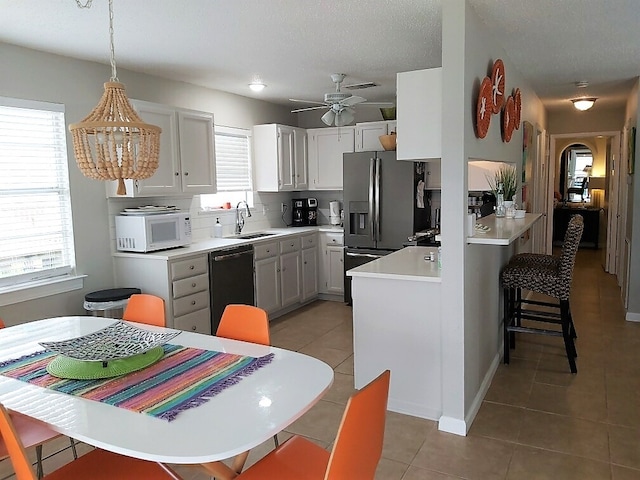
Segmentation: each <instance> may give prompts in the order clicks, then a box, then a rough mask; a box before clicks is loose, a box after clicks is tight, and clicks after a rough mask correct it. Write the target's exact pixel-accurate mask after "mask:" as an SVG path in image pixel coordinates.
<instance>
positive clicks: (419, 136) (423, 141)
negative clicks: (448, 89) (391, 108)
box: [396, 67, 442, 161]
mask: <svg viewBox="0 0 640 480" xmlns="http://www.w3.org/2000/svg"><path fill="white" fill-rule="evenodd" d="M396 85H397V87H396V88H397V102H396V103H397V109H396V111H397V118H398V119H397V122H398V138H397V145H398V146H397V159H398V160H412V161H417V160H429V159H440V158H441V157H442V68H440V67H439V68H430V69H426V70H416V71H413V72H401V73H398V76H397V83H396Z"/></svg>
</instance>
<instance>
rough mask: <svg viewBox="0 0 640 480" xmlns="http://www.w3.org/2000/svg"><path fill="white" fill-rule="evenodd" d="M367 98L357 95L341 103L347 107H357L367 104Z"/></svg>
mask: <svg viewBox="0 0 640 480" xmlns="http://www.w3.org/2000/svg"><path fill="white" fill-rule="evenodd" d="M366 101H367V99H366V98H362V97H359V96H357V95H352V96H350V97H349V98H345V99H344V100H342V101H341V102H340V105H344V106H345V107H350V106H351V105H357V104H358V103H362V102H366Z"/></svg>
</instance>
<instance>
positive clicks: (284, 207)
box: [280, 203, 287, 213]
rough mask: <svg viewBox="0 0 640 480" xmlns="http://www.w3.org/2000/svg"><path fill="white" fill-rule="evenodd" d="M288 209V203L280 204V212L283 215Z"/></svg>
mask: <svg viewBox="0 0 640 480" xmlns="http://www.w3.org/2000/svg"><path fill="white" fill-rule="evenodd" d="M286 209H287V204H286V203H281V204H280V211H281V212H282V213H284V211H285V210H286Z"/></svg>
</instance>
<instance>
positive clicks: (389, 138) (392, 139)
mask: <svg viewBox="0 0 640 480" xmlns="http://www.w3.org/2000/svg"><path fill="white" fill-rule="evenodd" d="M378 138H379V139H380V144H381V145H382V148H384V149H385V150H395V149H396V135H395V134H393V135H380V136H379V137H378Z"/></svg>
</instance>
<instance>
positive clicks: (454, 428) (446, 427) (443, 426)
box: [438, 415, 467, 437]
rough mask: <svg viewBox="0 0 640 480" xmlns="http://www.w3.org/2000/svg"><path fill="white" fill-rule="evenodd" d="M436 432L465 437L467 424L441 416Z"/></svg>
mask: <svg viewBox="0 0 640 480" xmlns="http://www.w3.org/2000/svg"><path fill="white" fill-rule="evenodd" d="M438 430H440V431H441V432H447V433H453V434H455V435H460V436H463V437H465V436H466V435H467V423H466V422H465V421H464V420H460V419H459V418H453V417H447V416H445V415H442V416H441V417H440V419H439V420H438Z"/></svg>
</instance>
